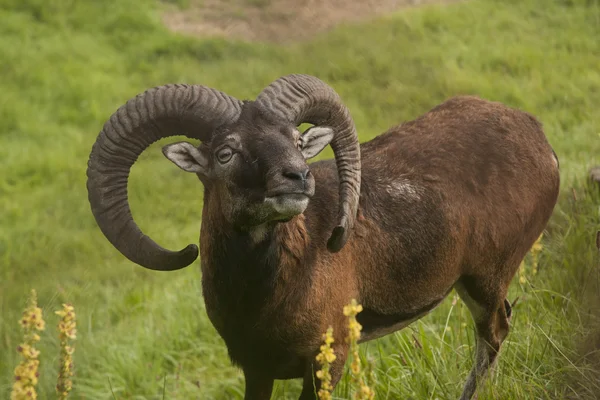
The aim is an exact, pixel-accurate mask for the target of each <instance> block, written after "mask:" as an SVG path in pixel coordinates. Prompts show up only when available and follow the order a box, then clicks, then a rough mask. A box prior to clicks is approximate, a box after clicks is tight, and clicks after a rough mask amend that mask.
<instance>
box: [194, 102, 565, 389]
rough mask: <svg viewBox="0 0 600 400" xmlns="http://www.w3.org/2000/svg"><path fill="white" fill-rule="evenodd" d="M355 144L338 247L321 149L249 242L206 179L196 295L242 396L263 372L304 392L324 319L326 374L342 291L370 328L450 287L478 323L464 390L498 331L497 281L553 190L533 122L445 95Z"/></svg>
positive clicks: (502, 327)
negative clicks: (358, 161) (352, 221)
mask: <svg viewBox="0 0 600 400" xmlns="http://www.w3.org/2000/svg"><path fill="white" fill-rule="evenodd" d="M361 154H362V185H361V197H360V208H359V215H358V218H357V222H356V226H355V227H354V230H353V233H352V236H351V238H350V240H349V241H348V243H347V244H346V246H345V247H344V248H343V249H342V250H341V251H340V252H339V253H330V252H328V251H327V249H326V242H327V239H328V235H329V234H330V232H331V230H332V228H333V227H334V226H335V223H336V217H337V215H336V212H337V202H338V178H337V176H338V175H337V171H336V167H335V163H334V162H333V161H331V160H329V161H323V162H317V163H313V164H312V165H311V172H312V174H313V175H314V177H315V183H316V189H315V195H314V197H313V198H312V199H311V201H310V204H309V206H308V208H307V210H306V211H305V212H304V214H302V215H299V216H297V217H295V218H293V219H292V220H291V221H289V222H285V223H279V224H274V225H273V226H269V227H268V229H267V233H266V234H265V238H264V240H260V241H259V242H255V241H253V240H252V239H251V237H250V235H249V234H248V233H247V232H243V231H237V230H236V229H235V228H234V227H232V226H230V225H228V223H227V221H226V219H225V218H224V217H223V212H222V210H221V209H220V201H219V198H218V196H217V195H216V194H214V193H213V192H211V191H210V190H207V191H206V194H205V200H204V211H203V224H202V231H201V257H202V271H203V276H202V281H203V290H204V298H205V301H206V308H207V312H208V315H209V317H210V319H211V321H212V322H213V324H214V325H215V327H216V329H217V330H218V331H219V333H220V334H221V336H222V337H223V338H224V340H225V343H226V344H227V347H228V349H229V353H230V356H231V358H232V360H233V361H234V362H235V363H237V364H238V365H240V366H241V367H242V368H243V370H244V373H245V375H246V382H247V388H246V399H268V398H269V397H270V394H271V389H272V385H273V380H274V379H288V378H296V377H304V390H303V392H302V396H301V398H302V399H313V398H314V390H313V371H314V370H316V369H317V368H318V366H317V365H315V361H314V360H315V355H316V354H317V352H318V350H319V345H320V344H321V335H322V333H323V332H325V330H326V329H327V327H328V326H329V325H331V326H333V328H334V336H335V344H334V348H335V351H336V354H337V355H338V358H337V360H336V362H335V363H334V365H333V367H332V376H333V380H334V383H336V382H337V380H339V378H340V376H341V371H342V367H343V365H344V362H345V360H346V354H347V344H346V343H345V342H344V340H343V338H344V336H345V335H346V333H347V332H346V327H345V324H346V320H345V317H344V316H343V314H342V308H343V306H344V305H345V304H347V303H349V301H350V300H351V299H352V298H356V299H357V300H358V302H360V303H361V304H362V305H363V307H364V311H363V313H361V314H359V321H360V322H361V323H362V324H363V326H364V334H365V335H367V336H368V335H375V336H376V332H377V330H380V329H386V328H387V329H393V328H391V327H393V326H400V325H397V324H402V323H408V322H410V321H413V320H415V319H418V318H420V317H422V316H423V315H425V314H426V313H427V312H429V311H430V310H431V309H433V308H434V307H435V306H437V304H439V303H440V302H441V301H442V300H443V298H444V297H445V296H446V295H447V294H448V293H449V292H450V291H451V290H452V288H456V290H457V291H458V293H459V295H460V296H461V297H462V298H463V300H465V302H466V303H467V305H468V306H469V308H470V309H471V311H472V312H473V317H474V320H475V324H476V327H477V331H478V349H479V350H478V352H477V354H478V356H477V359H476V362H475V366H474V368H473V371H472V373H471V376H470V377H469V380H468V382H467V384H466V386H465V391H464V393H463V396H462V398H463V399H468V398H471V396H472V395H473V394H474V392H475V390H476V382H477V380H479V379H480V378H481V377H482V376H483V375H484V373H485V372H486V371H487V370H488V369H489V367H490V366H492V365H493V363H494V360H495V358H496V355H497V352H498V350H499V349H500V345H501V343H502V341H503V340H504V338H505V337H506V335H507V334H508V330H509V317H508V315H507V312H508V309H507V307H506V306H505V298H506V292H507V288H508V285H509V283H510V281H511V279H512V277H513V276H514V274H515V272H516V271H517V268H518V266H519V263H520V261H521V260H522V259H523V257H524V256H525V254H526V253H527V251H528V249H529V248H530V247H531V245H532V244H533V243H534V241H535V240H536V238H537V237H538V236H539V235H540V233H541V232H542V231H543V229H544V227H545V225H546V223H547V221H548V219H549V218H550V215H551V213H552V210H553V207H554V205H555V203H556V199H557V195H558V190H559V172H558V164H557V161H555V158H554V156H553V151H552V148H551V147H550V145H549V144H548V142H547V141H546V138H545V136H544V134H543V131H542V128H541V125H540V124H539V123H538V122H537V121H536V120H535V118H533V117H532V116H530V115H529V114H527V113H524V112H522V111H518V110H514V109H511V108H508V107H505V106H503V105H501V104H499V103H493V102H488V101H484V100H481V99H478V98H475V97H468V96H467V97H456V98H453V99H450V100H448V101H446V102H445V103H443V104H441V105H439V106H437V107H436V108H434V109H433V110H431V111H430V112H429V113H427V114H425V115H423V116H421V117H419V118H417V119H416V120H414V121H411V122H408V123H405V124H403V125H400V126H397V127H394V128H392V129H390V130H389V131H388V132H386V133H384V134H382V135H381V136H379V137H377V138H375V139H373V140H372V141H370V142H368V143H364V144H363V145H362V147H361ZM375 336H374V337H375ZM315 383H316V385H317V388H318V381H316V382H315Z"/></svg>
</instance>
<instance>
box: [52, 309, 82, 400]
mask: <svg viewBox="0 0 600 400" xmlns="http://www.w3.org/2000/svg"><path fill="white" fill-rule="evenodd" d="M56 314H57V315H59V316H60V317H61V319H60V322H59V323H58V331H59V340H60V369H59V374H58V382H57V384H56V394H57V395H58V398H59V399H60V400H65V399H66V398H67V396H68V395H69V392H70V391H71V389H72V388H73V382H72V380H71V378H72V376H73V352H74V351H75V349H74V347H73V346H72V345H70V344H69V343H70V341H71V340H75V338H76V333H77V329H76V322H75V309H74V308H73V306H72V305H70V304H63V309H62V310H60V311H56Z"/></svg>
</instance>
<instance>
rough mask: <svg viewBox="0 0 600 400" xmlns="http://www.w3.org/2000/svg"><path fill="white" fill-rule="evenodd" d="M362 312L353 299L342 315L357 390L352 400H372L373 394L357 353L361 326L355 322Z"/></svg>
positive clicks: (360, 306) (353, 379) (361, 308)
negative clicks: (346, 331)
mask: <svg viewBox="0 0 600 400" xmlns="http://www.w3.org/2000/svg"><path fill="white" fill-rule="evenodd" d="M362 310H363V307H362V305H360V304H358V303H357V302H356V300H355V299H352V301H351V302H350V304H348V305H347V306H345V307H344V315H345V316H346V317H348V337H347V338H346V341H347V342H348V343H349V344H350V354H351V356H352V363H351V364H350V370H351V371H352V382H353V384H354V385H355V387H356V388H357V389H358V390H356V391H355V393H354V399H356V400H370V399H373V397H374V396H375V393H374V392H373V391H372V389H371V388H370V387H369V385H368V384H367V382H366V379H365V374H364V373H363V371H361V361H360V355H359V353H358V341H359V340H360V331H361V330H362V325H361V324H360V323H359V322H358V321H357V320H356V315H357V314H358V313H360V312H361V311H362Z"/></svg>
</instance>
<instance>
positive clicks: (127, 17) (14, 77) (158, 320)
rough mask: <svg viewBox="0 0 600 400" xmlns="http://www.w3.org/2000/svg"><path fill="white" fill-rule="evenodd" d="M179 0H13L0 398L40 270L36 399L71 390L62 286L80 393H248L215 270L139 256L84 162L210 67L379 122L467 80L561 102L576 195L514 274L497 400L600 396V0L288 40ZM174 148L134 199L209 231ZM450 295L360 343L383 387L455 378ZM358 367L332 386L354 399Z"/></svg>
mask: <svg viewBox="0 0 600 400" xmlns="http://www.w3.org/2000/svg"><path fill="white" fill-rule="evenodd" d="M183 3H185V2H183ZM183 3H182V4H183ZM163 7H164V4H158V3H155V2H153V1H150V0H129V1H118V0H96V1H94V2H87V1H85V2H83V1H82V2H75V1H62V0H44V1H42V0H2V1H0V176H1V178H0V316H1V320H0V398H8V397H9V392H10V387H11V385H12V370H13V368H14V366H15V365H16V363H17V362H18V360H17V353H16V351H15V348H16V346H17V345H18V344H19V340H20V339H19V337H20V332H19V328H18V323H17V321H18V319H19V316H20V313H21V310H22V309H23V307H24V306H25V301H26V295H27V294H28V292H29V290H30V289H31V288H35V289H37V291H38V295H39V299H40V300H39V303H40V305H41V306H42V307H43V310H44V315H45V317H46V322H47V324H48V327H47V328H46V331H45V332H44V333H43V335H42V341H41V345H40V349H41V352H42V353H41V356H40V359H41V367H40V368H41V370H40V385H39V394H40V398H44V399H45V398H53V393H54V389H53V388H54V384H55V379H56V375H57V365H58V343H57V342H58V340H57V338H56V329H55V325H56V323H57V322H58V320H57V317H56V316H54V315H53V311H54V310H57V309H58V308H59V307H60V304H61V303H62V302H65V301H69V302H71V303H73V304H74V305H75V308H76V311H77V314H78V340H77V343H76V348H77V350H76V353H75V363H76V379H75V389H74V392H73V397H74V398H87V399H110V398H113V396H114V397H116V398H119V399H160V398H163V391H164V393H165V397H164V398H168V399H190V398H194V399H195V398H200V399H230V398H239V397H240V396H242V393H243V388H244V382H243V379H242V376H241V373H240V372H239V371H238V370H237V369H235V368H233V367H232V366H231V365H230V363H229V360H228V358H227V354H226V349H225V346H224V344H223V342H222V341H221V340H220V338H219V337H218V336H217V335H216V333H215V330H214V329H213V328H212V326H211V325H210V322H209V321H208V319H207V317H206V313H205V311H204V305H203V303H202V301H201V293H200V285H199V279H200V274H199V268H197V266H196V267H193V268H189V269H185V270H182V271H178V272H172V273H169V274H165V273H157V272H150V271H146V270H144V269H142V268H141V267H138V266H136V265H134V264H132V263H130V262H128V261H127V260H126V259H125V258H124V257H122V256H121V255H120V254H119V253H118V252H117V251H116V250H115V249H113V248H112V246H111V245H110V244H109V243H108V241H107V240H106V239H105V238H104V237H103V235H102V234H101V232H100V230H99V229H98V228H97V226H96V224H95V221H94V219H93V217H92V214H91V212H90V210H89V205H88V202H87V192H86V189H85V179H86V178H85V169H86V163H87V157H88V154H89V151H90V149H91V146H92V143H93V142H94V140H95V138H96V135H97V133H98V132H99V130H100V129H101V127H102V124H103V122H104V121H105V120H106V119H107V118H108V117H109V115H110V114H111V113H112V112H113V111H114V110H115V109H116V108H117V107H118V106H119V105H120V104H122V103H124V102H125V101H126V100H127V99H128V98H130V97H132V96H134V95H135V94H137V93H138V92H141V91H143V90H144V89H146V88H148V87H152V86H156V85H160V84H165V83H169V82H189V83H202V84H205V85H209V86H213V87H216V88H219V89H221V90H224V91H226V92H228V93H230V94H232V95H234V96H237V97H238V98H253V97H254V96H255V95H256V94H257V93H258V92H259V91H260V89H261V88H262V87H263V86H265V85H266V84H268V83H269V82H270V81H272V80H273V79H275V78H277V77H279V76H281V75H284V74H287V73H292V72H301V73H308V74H313V75H316V76H319V77H320V78H322V79H324V80H325V81H327V82H328V83H330V84H331V85H332V86H333V87H334V88H335V89H336V90H337V91H338V92H339V93H340V95H341V97H342V98H343V99H344V101H345V102H346V104H347V105H348V106H349V108H350V110H351V112H352V115H353V116H354V119H355V121H356V124H357V127H358V131H359V133H360V136H361V141H366V140H368V139H370V138H373V137H374V136H376V135H377V134H378V133H380V132H382V131H384V130H385V129H387V128H388V127H389V126H391V125H394V124H397V123H399V122H401V121H404V120H408V119H412V118H414V117H416V116H418V115H419V114H421V113H423V112H425V111H427V110H428V109H429V108H431V107H433V106H434V105H436V104H437V103H439V102H441V101H442V100H444V99H445V98H447V97H449V96H452V95H455V94H460V93H470V94H477V95H480V96H483V97H486V98H488V99H492V100H498V101H503V102H506V103H507V104H509V105H512V106H515V107H520V108H523V109H525V110H527V111H530V112H532V113H533V114H535V115H537V116H538V117H539V118H540V119H541V120H542V121H543V123H544V126H545V129H546V133H547V135H548V137H549V140H550V142H551V144H552V145H553V147H554V148H555V150H556V152H557V153H558V156H559V158H560V161H561V169H562V177H563V181H562V193H561V198H560V204H559V205H558V206H557V208H556V211H555V215H554V217H553V219H552V221H551V223H550V225H549V227H548V231H547V233H546V235H545V238H544V242H543V243H544V249H543V251H542V254H541V259H540V264H539V271H538V273H537V274H536V275H533V274H532V272H531V271H532V270H531V266H530V261H529V260H528V263H529V264H528V266H527V268H526V269H525V276H524V277H523V278H524V279H523V280H522V281H520V280H519V277H517V278H515V281H514V283H513V285H512V287H511V292H510V299H514V298H515V297H517V296H520V300H519V303H518V305H517V306H516V307H515V310H514V311H515V312H514V319H513V330H512V332H511V334H510V335H509V338H508V340H507V342H505V346H504V348H503V350H502V355H501V358H500V363H499V366H498V372H499V374H497V375H496V378H495V379H494V381H493V382H492V384H489V385H487V386H486V389H485V391H484V393H483V395H482V397H481V398H494V399H561V398H569V399H570V398H573V399H585V398H590V399H591V398H595V396H594V395H595V394H596V393H600V384H599V383H598V378H597V376H594V367H595V365H596V366H597V365H598V362H599V361H600V357H599V356H598V353H592V354H589V355H588V356H587V357H583V355H584V353H586V352H590V351H592V350H593V346H591V345H590V343H592V342H593V340H598V339H597V336H594V333H593V332H592V331H591V329H592V328H593V327H594V324H595V323H596V322H597V319H598V318H597V317H598V315H595V316H594V315H591V316H590V314H594V312H595V311H594V310H596V309H598V306H599V305H600V302H598V301H597V300H596V299H594V298H593V296H592V297H590V296H588V295H587V293H592V294H593V293H594V292H597V291H598V290H599V289H600V285H599V283H598V279H600V277H599V275H598V274H600V270H599V268H600V262H599V260H598V258H597V256H596V252H595V250H594V246H593V235H594V233H595V230H596V229H598V226H600V215H599V209H598V204H600V195H599V194H598V193H595V192H591V191H589V190H588V189H586V188H585V185H584V184H583V180H584V177H585V174H586V171H587V168H588V167H589V166H591V165H592V164H594V163H596V164H597V163H600V112H599V111H598V105H599V104H600V40H598V38H599V37H600V1H598V0H587V1H584V0H560V1H559V0H506V1H503V2H498V1H493V0H472V1H467V2H465V3H459V4H454V5H449V6H447V7H440V8H436V7H423V8H418V9H411V10H408V11H403V12H401V13H397V14H393V15H390V16H388V17H386V18H384V19H380V20H377V21H375V22H371V23H364V24H361V25H348V26H342V27H339V28H338V29H336V30H335V31H333V32H330V33H328V34H324V35H321V36H319V37H317V38H315V39H314V40H312V41H310V42H306V43H299V44H295V45H292V46H286V47H278V46H275V45H264V44H246V43H240V42H233V41H226V40H223V39H203V40H201V39H196V38H186V37H182V36H178V35H175V34H172V33H170V32H169V31H168V30H167V29H166V28H165V27H163V26H162V25H161V22H160V12H161V10H162V8H163ZM290 29H302V27H301V26H293V25H292V26H290ZM171 140H173V141H174V140H176V139H174V138H171ZM161 144H164V143H161ZM159 146H160V144H157V145H155V146H153V147H151V148H150V149H149V150H148V151H146V152H145V153H144V154H143V155H142V157H141V158H140V161H139V162H138V163H137V164H136V166H135V167H134V169H133V171H132V175H131V178H130V198H131V204H132V208H133V213H134V216H135V217H136V221H138V223H139V224H140V226H141V227H142V229H143V230H144V231H145V232H146V233H147V234H149V235H150V236H151V237H153V238H155V239H156V240H157V241H158V242H159V243H161V244H162V245H164V246H166V247H167V248H181V247H182V246H183V245H185V244H188V243H191V242H194V241H197V238H198V230H199V226H200V215H201V204H202V202H201V200H202V188H201V186H200V185H199V184H198V183H197V182H196V179H195V178H194V177H192V176H190V175H189V174H184V173H181V172H180V171H179V170H178V169H177V167H175V166H174V165H173V164H171V163H169V162H168V161H167V160H165V159H164V157H163V156H162V154H161V153H160V151H159ZM330 156H331V151H327V152H325V154H324V155H323V157H330ZM453 296H454V295H451V296H450V298H449V299H448V300H447V301H445V302H444V303H443V304H442V305H441V306H440V307H439V308H438V309H437V310H436V311H435V312H434V313H432V314H431V315H430V316H428V317H426V318H425V319H423V320H422V321H419V322H418V323H415V324H413V325H412V326H411V327H410V328H407V329H406V330H404V331H402V332H401V333H397V334H394V335H391V336H389V337H387V338H384V339H382V340H379V341H377V342H373V343H369V344H365V345H362V346H361V348H362V351H363V353H364V354H365V356H366V357H369V358H372V359H373V360H374V362H375V363H376V377H377V387H376V390H377V393H378V396H377V398H382V399H385V398H389V399H398V398H405V399H455V398H457V397H458V395H459V394H460V391H461V389H462V385H463V382H464V380H465V378H466V375H467V373H468V370H469V368H470V366H471V362H472V354H473V349H472V344H473V328H472V324H471V320H470V316H469V315H468V312H467V310H466V307H465V306H464V305H463V304H462V303H461V302H460V300H459V301H454V300H455V298H454V297H453ZM588 335H591V336H588ZM599 347H600V346H599ZM595 363H596V364H595ZM346 383H347V381H346V380H345V381H343V382H342V384H341V385H340V387H339V389H338V390H337V391H336V392H335V395H336V396H338V397H340V398H346V395H347V393H346ZM298 388H299V384H298V382H294V381H291V382H285V383H284V382H281V383H278V386H277V387H276V393H275V395H274V398H293V397H294V396H295V395H297V394H298V393H299V392H298Z"/></svg>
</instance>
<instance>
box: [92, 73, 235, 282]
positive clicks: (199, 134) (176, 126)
mask: <svg viewBox="0 0 600 400" xmlns="http://www.w3.org/2000/svg"><path fill="white" fill-rule="evenodd" d="M241 105H242V102H241V101H239V100H237V99H235V98H233V97H230V96H228V95H226V94H224V93H222V92H220V91H217V90H214V89H211V88H208V87H205V86H201V85H165V86H159V87H155V88H152V89H149V90H147V91H145V92H144V93H142V94H139V95H137V96H136V97H134V98H132V99H130V100H129V101H127V103H126V104H125V105H123V106H121V107H120V108H119V109H118V110H117V111H116V112H115V113H114V114H113V115H112V116H111V117H110V119H109V120H108V121H107V122H106V123H105V124H104V127H103V129H102V131H101V132H100V134H99V135H98V138H97V139H96V142H95V143H94V145H93V147H92V151H91V153H90V158H89V161H88V168H87V177H88V180H87V189H88V199H89V202H90V205H91V208H92V213H93V214H94V217H95V218H96V222H97V223H98V226H99V227H100V229H101V230H102V232H103V233H104V236H106V238H107V239H108V240H109V241H110V243H112V245H113V246H115V247H116V248H117V249H118V250H119V251H120V252H121V253H122V254H123V255H124V256H125V257H127V258H128V259H129V260H131V261H133V262H135V263H137V264H139V265H141V266H143V267H145V268H148V269H152V270H158V271H173V270H177V269H180V268H184V267H186V266H188V265H189V264H191V263H192V262H193V261H194V260H195V259H196V258H197V257H198V247H197V246H196V245H193V244H190V245H188V246H187V247H186V248H184V249H183V250H181V251H169V250H166V249H164V248H163V247H161V246H159V245H158V244H156V242H154V241H153V240H152V239H151V238H149V237H148V236H146V235H144V233H143V232H142V231H141V230H140V228H139V227H138V226H137V224H136V223H135V221H134V220H133V217H132V215H131V210H130V208H129V202H128V200H127V179H128V177H129V171H130V169H131V166H132V165H133V164H134V163H135V161H136V160H137V158H138V156H139V155H140V154H141V153H142V152H143V151H144V150H145V149H146V148H147V147H148V146H150V145H151V144H152V143H154V142H156V141H157V140H159V139H162V138H164V137H168V136H174V135H185V136H187V137H190V138H194V139H200V140H201V141H206V140H209V139H210V135H211V133H212V131H213V130H214V129H215V128H216V127H218V126H220V125H223V124H226V123H230V122H233V121H235V120H237V118H238V117H239V115H240V112H241Z"/></svg>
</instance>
